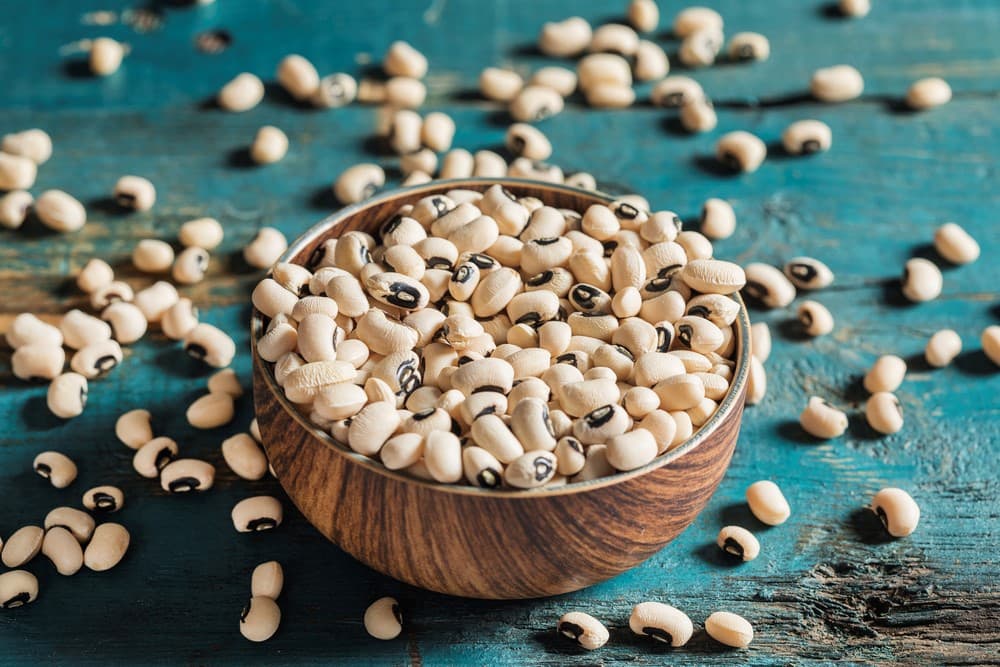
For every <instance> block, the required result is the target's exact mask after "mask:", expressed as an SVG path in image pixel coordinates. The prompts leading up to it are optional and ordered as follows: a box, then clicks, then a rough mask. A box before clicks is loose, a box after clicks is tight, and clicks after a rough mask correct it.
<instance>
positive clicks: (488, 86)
mask: <svg viewBox="0 0 1000 667" xmlns="http://www.w3.org/2000/svg"><path fill="white" fill-rule="evenodd" d="M522 88H524V80H523V79H522V78H521V75H520V74H518V73H517V72H515V71H513V70H509V69H501V68H499V67H487V68H486V69H484V70H483V71H482V72H480V73H479V92H480V93H481V94H482V95H483V97H485V98H486V99H488V100H493V101H495V102H510V101H511V100H513V99H514V98H515V97H516V96H517V94H518V93H519V92H521V89H522Z"/></svg>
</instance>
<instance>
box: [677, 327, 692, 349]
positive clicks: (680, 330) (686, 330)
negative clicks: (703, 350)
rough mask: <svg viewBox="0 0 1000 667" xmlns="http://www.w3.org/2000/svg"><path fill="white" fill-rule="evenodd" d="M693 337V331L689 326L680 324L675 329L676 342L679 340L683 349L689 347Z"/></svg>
mask: <svg viewBox="0 0 1000 667" xmlns="http://www.w3.org/2000/svg"><path fill="white" fill-rule="evenodd" d="M693 335H694V330H693V329H692V328H691V325H690V324H682V325H681V326H679V327H677V340H679V341H680V342H681V343H682V344H683V345H684V347H691V337H692V336H693Z"/></svg>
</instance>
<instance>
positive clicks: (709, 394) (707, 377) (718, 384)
mask: <svg viewBox="0 0 1000 667" xmlns="http://www.w3.org/2000/svg"><path fill="white" fill-rule="evenodd" d="M692 375H693V376H694V377H696V378H698V380H699V381H700V382H701V383H702V384H703V385H705V397H706V398H710V399H712V400H714V401H718V400H721V399H722V398H723V397H724V396H725V395H726V393H727V392H728V391H729V381H728V380H726V378H724V377H722V376H721V375H718V374H717V373H714V372H708V373H692Z"/></svg>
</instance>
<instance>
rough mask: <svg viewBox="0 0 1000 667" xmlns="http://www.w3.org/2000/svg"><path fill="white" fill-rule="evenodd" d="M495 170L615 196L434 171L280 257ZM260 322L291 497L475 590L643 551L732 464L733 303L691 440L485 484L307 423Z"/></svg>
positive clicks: (344, 531) (349, 534)
mask: <svg viewBox="0 0 1000 667" xmlns="http://www.w3.org/2000/svg"><path fill="white" fill-rule="evenodd" d="M497 182H500V183H502V184H503V185H504V186H505V187H507V188H509V189H510V190H512V191H514V192H515V193H516V194H517V195H518V196H521V197H524V196H530V197H537V198H539V199H541V200H542V201H543V202H545V203H546V204H547V205H550V206H555V207H560V208H571V209H574V210H578V211H583V210H585V209H586V208H587V207H588V206H590V205H592V204H595V203H601V204H607V203H610V202H611V201H612V200H613V198H611V197H608V196H606V195H603V194H600V193H596V192H591V191H584V190H577V189H574V188H570V187H565V186H559V185H551V184H544V183H538V182H533V181H521V180H517V179H489V180H486V179H462V180H452V181H436V182H433V183H429V184H426V185H422V186H416V187H411V188H405V189H402V190H396V191H393V192H390V193H387V194H383V195H380V196H378V197H375V198H373V199H370V200H367V201H365V202H362V203H361V204H358V205H355V206H351V207H348V208H345V209H343V210H341V211H339V212H337V213H336V214H334V215H332V216H331V217H329V218H327V219H326V220H324V221H323V222H321V223H320V224H318V225H316V226H315V227H313V228H312V229H310V230H309V231H308V232H306V233H305V234H304V235H302V236H301V237H300V238H299V239H297V240H296V241H295V242H294V243H293V244H292V245H291V246H290V247H289V249H288V250H287V252H286V253H285V255H284V256H283V257H282V258H281V260H280V261H283V262H292V263H297V264H308V262H309V259H310V257H312V256H313V253H314V252H315V251H316V249H317V248H318V247H319V246H320V245H321V244H322V243H323V242H324V241H326V240H327V239H330V238H335V237H338V236H340V235H341V234H343V233H345V232H347V231H351V230H361V231H372V230H374V229H375V228H376V227H377V226H378V225H379V224H380V223H382V222H383V221H385V220H386V219H387V218H388V217H390V216H391V215H392V214H393V213H395V212H396V210H397V209H398V208H399V207H400V206H403V205H405V204H413V203H414V202H416V201H418V200H419V199H421V198H423V197H426V196H428V195H432V194H440V193H445V192H447V191H449V190H453V189H467V190H479V191H484V190H486V189H487V188H489V187H490V186H491V185H493V184H495V183H497ZM734 298H735V299H737V300H739V296H737V295H734ZM740 304H741V305H742V302H741V301H740ZM266 324H267V319H266V317H265V316H263V315H262V314H261V313H260V312H258V311H256V310H255V311H254V312H253V316H252V323H251V328H252V331H251V341H252V343H251V344H252V346H253V363H254V367H253V380H254V402H255V407H256V413H257V418H258V423H259V427H260V431H261V434H262V438H263V442H264V447H265V449H266V450H267V454H268V457H269V459H270V462H271V464H272V466H273V467H274V470H275V473H276V474H277V477H278V479H279V480H280V482H281V484H282V486H283V487H284V488H285V490H286V491H287V493H288V495H289V497H290V498H291V499H292V501H293V502H294V503H295V504H296V506H297V507H298V508H299V510H300V511H301V512H302V513H303V514H304V515H305V517H306V518H307V519H308V520H309V521H310V522H311V523H312V524H313V525H314V526H315V527H316V528H317V529H318V530H319V531H320V532H321V533H322V534H323V535H325V536H326V537H327V538H328V539H330V540H331V541H332V542H334V543H335V544H337V545H338V546H339V547H340V548H342V549H343V550H345V551H346V552H348V553H349V554H351V555H352V556H354V557H355V558H357V559H358V560H359V561H361V562H363V563H365V564H366V565H368V566H370V567H372V568H374V569H375V570H378V571H379V572H382V573H384V574H387V575H389V576H391V577H394V578H396V579H398V580H400V581H404V582H406V583H409V584H413V585H415V586H419V587H421V588H425V589H429V590H433V591H438V592H441V593H448V594H451V595H459V596H464V597H474V598H488V599H521V598H535V597H543V596H548V595H556V594H560V593H566V592H569V591H575V590H578V589H581V588H584V587H586V586H590V585H592V584H595V583H598V582H601V581H604V580H606V579H609V578H611V577H613V576H615V575H617V574H620V573H622V572H624V571H626V570H628V569H630V568H632V567H634V566H636V565H638V564H639V563H641V562H643V561H645V560H646V559H648V558H649V557H650V556H652V555H653V554H655V553H656V552H657V551H659V550H660V549H661V548H662V547H663V546H664V545H666V544H667V543H668V542H670V541H671V540H672V539H673V538H674V537H676V536H677V535H678V534H679V533H680V532H681V531H683V530H684V529H685V528H686V527H687V526H688V525H690V523H691V522H692V521H693V520H694V518H695V517H696V516H697V514H698V513H699V512H700V511H701V510H702V508H704V506H705V504H706V503H707V502H708V500H709V498H710V497H711V495H712V493H713V492H714V491H715V489H716V487H717V486H718V484H719V482H720V481H721V479H722V477H723V475H724V474H725V472H726V469H727V468H728V466H729V461H730V458H731V457H732V453H733V450H734V448H735V445H736V440H737V436H738V433H739V427H740V420H741V417H742V413H743V404H744V399H745V396H746V391H747V382H748V377H749V368H750V347H749V340H750V339H749V321H748V319H747V316H746V310H745V308H742V307H741V308H740V309H739V315H738V316H737V319H736V321H735V322H734V323H733V329H734V333H735V338H736V352H735V357H734V360H735V367H734V369H733V372H732V378H731V383H730V387H729V390H728V392H727V393H726V394H725V396H724V397H723V398H721V399H720V400H719V407H718V409H717V410H716V412H715V413H714V414H713V415H712V416H711V417H710V418H709V419H708V420H707V421H706V422H705V423H704V424H703V425H702V426H701V427H700V428H699V429H698V430H697V431H696V432H695V433H694V434H693V435H692V436H691V437H690V438H689V439H688V440H687V441H685V442H684V443H682V444H680V445H679V446H677V447H675V448H673V449H671V450H670V451H668V452H667V453H665V454H663V455H661V456H659V457H657V458H656V459H654V460H653V461H652V462H651V463H649V464H647V465H645V466H642V467H640V468H638V469H635V470H631V471H628V472H622V473H618V474H614V475H611V476H608V477H601V478H598V479H592V480H588V481H581V482H573V483H569V484H566V485H563V486H558V487H555V488H544V487H543V488H538V489H527V490H507V489H481V488H477V487H473V486H458V485H450V484H438V483H434V482H429V481H424V480H421V479H417V478H415V477H412V476H409V475H406V474H403V473H401V472H396V471H392V470H389V469H388V468H386V467H385V466H384V465H383V464H382V463H380V462H379V461H377V460H375V459H371V458H368V457H366V456H363V455H361V454H358V453H356V452H354V451H351V450H350V449H349V448H348V447H346V446H345V445H343V444H341V443H338V442H337V441H336V440H334V438H333V437H332V436H331V435H330V434H329V433H328V432H325V431H324V430H322V429H321V428H319V427H317V426H315V425H313V424H312V423H311V422H310V421H309V420H308V418H307V417H306V416H305V415H303V414H302V413H301V412H299V411H298V410H297V409H296V407H295V405H294V404H293V403H291V402H290V401H289V400H288V399H287V398H286V397H285V394H284V392H283V391H282V388H281V387H280V386H279V385H278V383H277V381H276V380H275V377H274V373H273V364H270V363H268V362H266V361H263V360H262V359H261V358H260V356H259V355H258V354H257V342H258V340H259V339H260V337H261V336H262V335H263V333H264V331H265V328H266Z"/></svg>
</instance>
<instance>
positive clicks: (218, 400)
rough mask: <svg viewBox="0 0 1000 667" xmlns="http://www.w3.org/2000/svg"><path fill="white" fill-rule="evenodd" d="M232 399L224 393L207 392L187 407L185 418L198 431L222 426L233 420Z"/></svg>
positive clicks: (233, 406) (233, 408)
mask: <svg viewBox="0 0 1000 667" xmlns="http://www.w3.org/2000/svg"><path fill="white" fill-rule="evenodd" d="M234 413H235V405H234V404H233V397H232V396H231V395H229V394H227V393H224V392H209V393H207V394H205V395H204V396H201V397H199V398H198V399H196V400H195V401H194V402H193V403H192V404H191V405H189V406H188V409H187V412H186V413H185V416H186V418H187V421H188V423H189V424H190V425H191V426H193V427H195V428H199V429H210V428H218V427H219V426H224V425H226V424H228V423H229V422H231V421H232V420H233V414H234Z"/></svg>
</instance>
